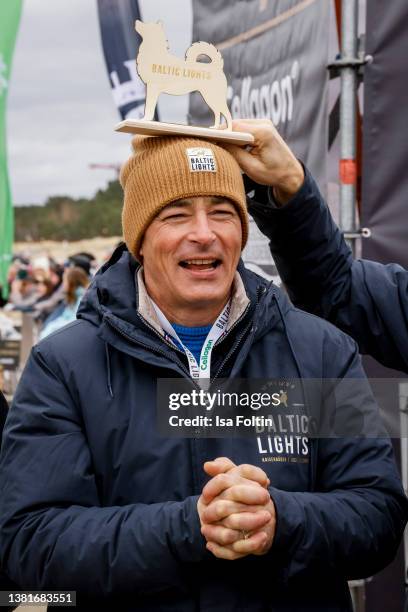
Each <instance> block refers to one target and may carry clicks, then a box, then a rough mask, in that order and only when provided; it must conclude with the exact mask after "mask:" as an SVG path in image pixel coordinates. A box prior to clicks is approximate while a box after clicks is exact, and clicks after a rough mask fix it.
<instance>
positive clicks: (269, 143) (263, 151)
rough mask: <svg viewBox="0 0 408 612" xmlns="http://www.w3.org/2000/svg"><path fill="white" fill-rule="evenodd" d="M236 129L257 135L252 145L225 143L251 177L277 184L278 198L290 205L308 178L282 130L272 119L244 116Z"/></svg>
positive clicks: (234, 123)
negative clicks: (284, 137)
mask: <svg viewBox="0 0 408 612" xmlns="http://www.w3.org/2000/svg"><path fill="white" fill-rule="evenodd" d="M232 127H233V130H235V131H239V132H249V133H250V134H253V136H254V139H255V141H254V144H253V145H251V148H250V149H249V147H248V148H243V147H238V146H236V145H230V144H228V145H223V146H224V147H225V148H226V149H227V150H228V151H229V152H230V153H231V154H232V155H233V156H234V157H235V159H236V160H237V162H238V164H239V165H240V167H241V169H242V170H243V172H245V174H246V175H247V176H249V177H250V178H251V179H252V180H253V181H255V182H256V183H258V184H260V185H269V186H271V187H273V190H274V195H275V199H276V200H277V201H278V203H280V204H286V203H287V202H289V200H290V199H291V198H292V197H293V196H294V195H295V194H296V193H297V192H298V191H299V189H300V188H301V186H302V185H303V181H304V178H305V175H304V171H303V168H302V164H301V163H300V162H299V161H298V160H297V159H296V157H295V156H294V154H293V153H292V151H291V150H290V148H289V147H288V145H287V144H286V142H285V141H284V140H283V138H282V137H281V136H280V134H279V132H278V131H277V129H276V128H275V126H274V125H273V123H272V122H271V121H269V120H268V119H240V120H235V121H233V122H232Z"/></svg>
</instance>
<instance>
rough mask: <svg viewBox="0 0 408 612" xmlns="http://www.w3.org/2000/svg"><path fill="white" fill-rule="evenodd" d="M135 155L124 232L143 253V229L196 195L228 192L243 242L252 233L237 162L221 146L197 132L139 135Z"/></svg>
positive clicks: (126, 186)
mask: <svg viewBox="0 0 408 612" xmlns="http://www.w3.org/2000/svg"><path fill="white" fill-rule="evenodd" d="M132 146H133V155H132V156H131V157H130V159H129V160H128V161H127V162H126V163H125V164H124V165H123V167H122V170H121V173H120V182H121V185H122V187H123V190H124V204H123V210H122V228H123V236H124V239H125V242H126V244H127V247H128V249H129V251H130V252H131V253H132V254H133V255H134V256H135V257H136V259H138V258H139V249H140V245H141V241H142V238H143V234H144V232H145V231H146V229H147V227H148V225H149V224H150V223H151V222H152V220H153V219H154V217H155V216H156V215H157V214H158V213H159V212H160V210H161V209H162V208H164V207H165V206H166V204H169V203H170V202H173V201H175V200H180V199H181V198H188V197H193V196H224V197H226V198H228V199H229V200H231V201H232V202H233V204H235V205H236V208H237V211H238V213H239V215H240V218H241V225H242V248H244V246H245V244H246V241H247V238H248V212H247V208H246V197H245V189H244V183H243V180H242V176H241V171H240V168H239V165H238V163H237V162H236V161H235V159H234V158H233V157H232V155H231V154H230V153H228V152H227V151H226V150H225V149H223V148H222V147H219V146H218V145H216V144H214V143H212V142H207V141H204V140H200V139H197V138H183V137H181V136H159V137H158V136H153V137H143V136H136V137H135V138H134V139H133V141H132Z"/></svg>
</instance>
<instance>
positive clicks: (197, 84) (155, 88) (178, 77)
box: [135, 20, 232, 130]
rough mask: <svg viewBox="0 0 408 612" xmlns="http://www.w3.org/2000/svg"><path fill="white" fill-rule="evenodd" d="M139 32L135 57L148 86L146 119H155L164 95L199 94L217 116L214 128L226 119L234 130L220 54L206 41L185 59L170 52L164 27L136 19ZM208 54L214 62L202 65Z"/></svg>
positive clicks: (138, 68) (193, 47)
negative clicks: (139, 38)
mask: <svg viewBox="0 0 408 612" xmlns="http://www.w3.org/2000/svg"><path fill="white" fill-rule="evenodd" d="M135 29H136V32H138V34H140V36H141V38H142V42H141V44H140V47H139V53H138V55H137V58H136V65H137V71H138V73H139V76H140V78H141V79H142V81H143V82H144V83H145V84H146V103H145V112H144V117H143V120H146V121H151V120H152V119H153V117H154V112H155V109H156V104H157V100H158V98H159V96H160V94H161V93H167V94H171V95H175V96H181V95H185V94H188V93H190V92H192V91H198V92H200V94H201V95H202V97H203V98H204V101H205V102H206V104H207V105H208V106H209V108H210V109H211V110H212V112H213V113H214V125H213V126H212V127H213V128H219V127H220V125H221V116H223V117H224V118H225V121H226V123H227V129H228V130H232V117H231V113H230V111H229V108H228V106H227V87H228V84H227V78H226V76H225V74H224V70H223V66H224V60H223V59H222V55H221V53H220V52H219V51H218V50H217V49H216V48H215V47H214V45H211V44H210V43H206V42H196V43H193V44H192V45H191V46H190V47H189V48H188V49H187V51H186V55H185V59H181V58H179V57H176V56H175V55H172V54H171V53H170V52H169V45H168V42H167V39H166V34H165V32H164V28H163V24H161V23H160V22H159V23H144V22H142V21H139V20H137V21H136V25H135ZM201 55H206V56H208V57H209V58H210V60H211V62H199V61H197V59H198V57H200V56H201Z"/></svg>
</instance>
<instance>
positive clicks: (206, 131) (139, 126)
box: [115, 119, 254, 145]
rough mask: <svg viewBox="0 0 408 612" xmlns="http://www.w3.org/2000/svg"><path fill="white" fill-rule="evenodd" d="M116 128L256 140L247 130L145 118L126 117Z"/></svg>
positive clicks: (242, 141)
mask: <svg viewBox="0 0 408 612" xmlns="http://www.w3.org/2000/svg"><path fill="white" fill-rule="evenodd" d="M115 130H116V131H117V132H128V133H129V134H141V135H143V136H191V137H193V138H204V139H205V140H213V141H215V142H226V143H229V144H235V145H250V144H252V143H253V142H254V137H253V136H252V134H248V133H247V132H231V131H230V130H216V129H215V128H206V127H197V126H194V125H179V124H177V123H162V122H160V121H146V120H144V119H125V120H124V121H121V122H120V123H118V124H117V125H116V126H115Z"/></svg>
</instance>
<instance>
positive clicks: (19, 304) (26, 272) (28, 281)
mask: <svg viewBox="0 0 408 612" xmlns="http://www.w3.org/2000/svg"><path fill="white" fill-rule="evenodd" d="M40 297H41V292H40V290H39V287H38V282H37V280H36V279H35V278H34V276H33V275H32V273H31V270H30V269H29V268H26V269H20V270H18V271H17V273H16V275H15V278H14V279H13V280H12V281H11V286H10V295H9V299H8V304H7V305H6V306H5V308H6V309H7V310H26V309H27V308H31V307H32V306H33V304H35V302H36V301H37V300H38V299H39V298H40Z"/></svg>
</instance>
